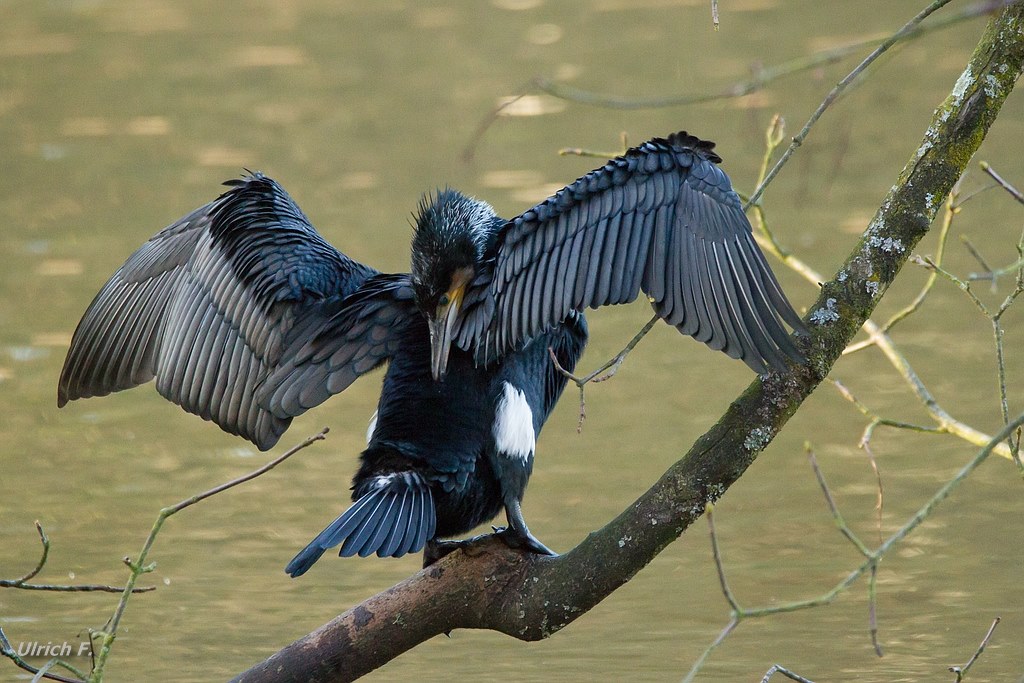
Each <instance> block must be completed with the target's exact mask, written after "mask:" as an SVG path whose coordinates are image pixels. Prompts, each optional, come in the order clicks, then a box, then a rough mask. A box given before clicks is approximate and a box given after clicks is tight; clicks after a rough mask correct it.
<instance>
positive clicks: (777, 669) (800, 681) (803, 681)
mask: <svg viewBox="0 0 1024 683" xmlns="http://www.w3.org/2000/svg"><path fill="white" fill-rule="evenodd" d="M777 673H778V674H782V675H783V676H785V677H786V678H788V679H790V680H792V681H797V683H814V681H812V680H811V679H809V678H804V677H803V676H801V675H799V674H795V673H793V672H792V671H790V670H789V669H787V668H785V667H783V666H779V665H778V664H772V668H770V669H768V671H767V672H765V674H764V678H762V679H761V683H768V680H769V679H770V678H771V677H772V676H774V675H775V674H777Z"/></svg>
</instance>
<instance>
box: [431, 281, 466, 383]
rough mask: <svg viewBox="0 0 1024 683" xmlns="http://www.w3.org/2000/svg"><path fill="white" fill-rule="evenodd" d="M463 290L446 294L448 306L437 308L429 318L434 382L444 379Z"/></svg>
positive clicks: (454, 290)
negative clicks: (434, 313) (435, 312)
mask: <svg viewBox="0 0 1024 683" xmlns="http://www.w3.org/2000/svg"><path fill="white" fill-rule="evenodd" d="M463 290H464V288H463V287H457V288H456V289H453V290H452V291H450V292H448V304H447V305H445V306H438V307H437V314H436V315H435V316H434V317H432V318H430V320H429V323H428V324H429V326H430V374H432V375H433V376H434V381H437V380H439V379H441V378H442V377H444V373H445V370H447V369H448V353H449V352H450V351H451V348H452V330H454V329H455V321H456V319H457V318H458V317H459V309H460V308H461V306H462V293H463Z"/></svg>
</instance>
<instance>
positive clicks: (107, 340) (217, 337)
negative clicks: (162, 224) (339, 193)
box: [57, 173, 375, 449]
mask: <svg viewBox="0 0 1024 683" xmlns="http://www.w3.org/2000/svg"><path fill="white" fill-rule="evenodd" d="M225 185H228V186H229V187H230V189H229V190H228V191H226V192H225V193H224V194H222V195H221V196H220V197H219V198H218V199H216V200H215V201H213V202H211V203H210V204H207V205H206V206H204V207H201V208H199V209H197V210H196V211H193V212H192V213H191V214H189V215H188V216H186V217H185V218H183V219H181V220H180V221H178V222H176V223H174V224H172V225H170V226H168V227H167V228H164V229H163V230H162V231H160V232H159V233H158V234H157V235H156V236H154V237H153V238H152V239H150V240H149V241H147V242H146V243H145V244H143V245H142V246H141V247H140V248H139V249H138V250H137V251H136V252H135V253H134V254H132V255H131V256H130V257H129V258H128V260H127V261H126V262H125V264H124V265H122V266H121V268H119V269H118V270H117V272H115V273H114V275H113V276H112V277H111V278H110V280H109V281H108V282H107V283H106V284H105V285H104V286H103V288H102V289H101V290H100V292H99V294H97V296H96V298H95V299H94V300H93V302H92V303H91V304H90V306H89V308H88V309H87V310H86V312H85V314H84V316H83V317H82V320H81V322H80V323H79V324H78V328H77V329H76V330H75V334H74V336H73V338H72V341H71V347H70V349H69V351H68V356H67V359H66V360H65V363H64V369H63V371H62V372H61V377H60V382H59V385H58V390H57V403H58V405H59V406H63V405H64V404H65V403H67V401H69V400H74V399H77V398H87V397H91V396H104V395H106V394H109V393H111V392H113V391H120V390H123V389H128V388H130V387H133V386H136V385H138V384H142V383H144V382H147V381H149V380H151V379H153V378H154V377H155V378H156V380H157V390H158V391H159V392H160V393H161V394H162V395H163V396H164V397H166V398H167V399H169V400H171V401H173V402H174V403H177V404H178V405H180V406H181V407H182V408H184V409H185V410H187V411H189V412H191V413H195V414H197V415H199V416H201V417H203V418H204V419H206V420H212V421H214V422H216V423H217V424H218V425H220V426H221V427H222V428H223V429H224V430H225V431H228V432H230V433H232V434H238V435H240V436H242V437H244V438H246V439H249V440H250V441H252V442H254V443H255V444H256V445H257V446H259V447H260V448H261V449H266V448H270V447H271V446H273V445H274V443H276V442H277V440H278V438H280V436H281V434H282V433H283V432H284V430H285V429H286V428H287V427H288V424H289V422H290V420H289V419H282V418H280V417H277V416H275V415H273V414H271V413H270V412H269V411H267V410H264V409H263V408H262V407H260V406H259V405H258V404H257V402H256V400H255V389H256V387H257V386H258V384H259V382H260V381H261V380H262V379H263V378H265V377H266V376H267V375H269V374H270V372H271V371H272V370H273V368H274V367H276V365H277V362H278V360H279V358H280V356H281V352H282V349H283V346H284V343H285V341H286V337H287V335H288V333H289V331H290V330H291V328H292V327H293V326H294V324H295V323H296V321H297V320H299V319H301V318H303V317H307V318H308V317H309V316H310V315H315V313H316V311H318V310H322V308H323V302H324V301H327V300H330V299H332V298H335V299H336V298H341V297H343V296H345V295H346V294H348V293H350V292H352V291H354V290H355V289H356V288H357V287H358V286H359V285H360V284H361V283H362V282H363V281H364V280H365V279H366V278H367V277H368V276H369V275H371V274H372V273H374V272H375V271H374V270H373V269H371V268H368V267H366V266H363V265H362V264H359V263H357V262H355V261H353V260H351V259H349V258H348V257H346V256H344V255H343V254H341V253H340V252H338V251H337V250H335V249H334V248H333V247H332V246H330V245H329V244H328V243H327V242H326V241H325V240H324V239H323V238H322V237H321V236H320V235H319V234H318V233H317V232H316V230H315V229H314V228H313V226H312V225H311V224H310V222H309V220H308V219H307V218H306V216H305V215H304V214H303V213H302V211H301V210H300V209H299V208H298V206H296V204H295V202H294V201H293V200H292V199H291V197H289V196H288V194H287V193H286V192H285V191H284V189H283V188H282V187H281V186H280V185H278V184H277V183H276V182H274V181H273V180H271V179H270V178H267V177H266V176H263V175H262V174H259V173H255V174H252V175H250V176H247V177H245V178H242V179H236V180H231V181H228V182H227V183H225Z"/></svg>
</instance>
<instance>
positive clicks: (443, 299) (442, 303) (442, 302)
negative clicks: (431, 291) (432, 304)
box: [437, 294, 452, 306]
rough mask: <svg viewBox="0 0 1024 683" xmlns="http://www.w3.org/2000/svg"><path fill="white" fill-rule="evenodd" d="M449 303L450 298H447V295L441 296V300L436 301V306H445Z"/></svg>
mask: <svg viewBox="0 0 1024 683" xmlns="http://www.w3.org/2000/svg"><path fill="white" fill-rule="evenodd" d="M451 302H452V300H451V297H449V296H448V295H447V294H442V295H441V298H440V299H438V300H437V305H438V306H447V305H448V304H450V303H451Z"/></svg>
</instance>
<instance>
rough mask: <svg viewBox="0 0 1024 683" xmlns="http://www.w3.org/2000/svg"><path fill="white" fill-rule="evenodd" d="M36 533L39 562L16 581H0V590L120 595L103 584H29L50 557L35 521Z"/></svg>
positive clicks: (144, 589) (116, 588)
mask: <svg viewBox="0 0 1024 683" xmlns="http://www.w3.org/2000/svg"><path fill="white" fill-rule="evenodd" d="M35 525H36V532H38V533H39V541H40V542H41V543H42V544H43V552H42V554H41V555H40V556H39V561H38V562H36V566H35V567H33V568H32V570H31V571H29V573H28V574H25V575H24V576H22V577H20V578H17V579H0V588H20V589H21V590H27V591H52V592H54V593H90V592H99V593H120V592H121V591H123V590H124V588H123V587H121V586H108V585H104V584H89V583H86V584H51V583H29V581H30V580H31V579H32V578H34V577H35V576H36V575H37V574H38V573H39V572H40V571H41V570H42V569H43V565H45V564H46V560H47V558H48V557H49V556H50V539H49V537H48V536H47V535H46V532H45V531H44V530H43V525H42V524H40V523H39V520H36V522H35ZM154 590H156V586H145V587H142V588H136V589H135V591H134V592H136V593H148V592H149V591H154Z"/></svg>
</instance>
